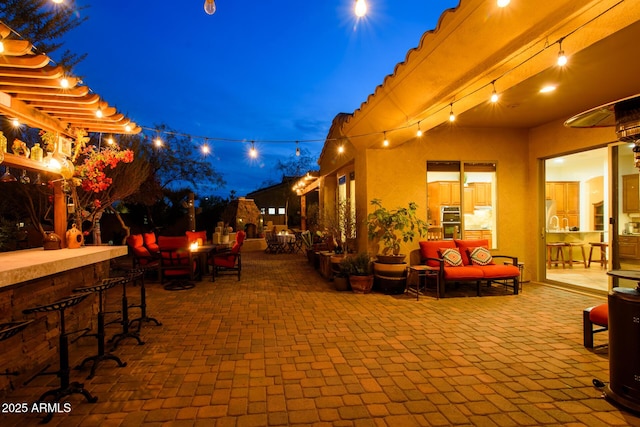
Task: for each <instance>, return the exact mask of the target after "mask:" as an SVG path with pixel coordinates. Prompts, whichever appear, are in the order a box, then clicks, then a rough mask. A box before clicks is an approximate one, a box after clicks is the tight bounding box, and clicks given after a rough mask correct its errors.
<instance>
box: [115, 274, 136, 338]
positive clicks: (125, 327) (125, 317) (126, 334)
mask: <svg viewBox="0 0 640 427" xmlns="http://www.w3.org/2000/svg"><path fill="white" fill-rule="evenodd" d="M133 280H135V274H128V275H127V277H126V278H125V280H123V281H122V319H121V321H120V324H121V325H122V332H121V333H119V334H115V335H114V336H113V337H111V339H110V340H109V342H110V343H111V344H112V346H113V347H112V348H111V349H112V350H115V348H116V347H118V344H120V342H121V341H122V340H123V339H125V338H133V339H135V340H136V341H138V345H143V344H144V341H142V339H141V338H140V335H139V334H138V332H133V331H130V330H129V301H128V300H127V284H128V283H131V282H132V281H133Z"/></svg>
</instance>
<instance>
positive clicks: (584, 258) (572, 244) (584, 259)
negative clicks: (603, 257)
mask: <svg viewBox="0 0 640 427" xmlns="http://www.w3.org/2000/svg"><path fill="white" fill-rule="evenodd" d="M566 245H567V246H568V247H569V259H568V260H567V262H568V263H569V268H573V264H584V268H587V255H586V254H585V252H584V243H583V242H567V243H566ZM577 247H579V248H580V250H581V251H582V261H580V260H574V259H573V248H577Z"/></svg>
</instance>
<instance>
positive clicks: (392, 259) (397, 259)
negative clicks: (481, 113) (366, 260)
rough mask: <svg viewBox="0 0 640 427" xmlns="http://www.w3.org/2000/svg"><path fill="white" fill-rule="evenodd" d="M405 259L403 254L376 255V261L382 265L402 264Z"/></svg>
mask: <svg viewBox="0 0 640 427" xmlns="http://www.w3.org/2000/svg"><path fill="white" fill-rule="evenodd" d="M406 257H407V256H406V255H405V254H398V255H376V261H377V262H379V263H382V264H402V263H403V262H404V259H405V258H406Z"/></svg>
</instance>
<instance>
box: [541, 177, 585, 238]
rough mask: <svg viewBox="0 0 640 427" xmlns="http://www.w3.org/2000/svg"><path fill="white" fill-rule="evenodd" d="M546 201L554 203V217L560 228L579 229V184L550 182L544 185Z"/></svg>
mask: <svg viewBox="0 0 640 427" xmlns="http://www.w3.org/2000/svg"><path fill="white" fill-rule="evenodd" d="M545 188H546V196H545V198H546V199H547V200H553V201H555V202H556V215H557V216H558V220H559V221H558V226H559V227H560V228H562V227H564V226H566V225H567V221H564V219H565V218H566V219H567V220H568V222H569V224H568V226H569V227H580V183H579V182H578V181H550V182H547V183H546V186H545Z"/></svg>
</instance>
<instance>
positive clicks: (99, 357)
mask: <svg viewBox="0 0 640 427" xmlns="http://www.w3.org/2000/svg"><path fill="white" fill-rule="evenodd" d="M123 280H124V277H113V278H109V279H104V280H102V283H100V284H98V285H92V286H85V287H82V288H77V289H74V290H73V292H81V293H83V292H89V293H91V292H97V293H98V332H97V333H95V334H86V335H85V336H93V337H96V339H97V340H98V354H96V355H95V356H90V357H87V358H85V359H84V360H83V361H82V363H80V364H79V365H78V366H76V369H82V368H83V367H84V365H85V363H87V362H89V361H92V362H93V365H92V366H91V372H90V373H89V376H88V377H87V379H91V378H93V376H94V375H95V374H96V368H97V367H98V364H99V363H100V362H102V361H103V360H113V361H115V362H116V363H117V364H118V366H119V367H121V368H122V367H124V366H127V364H126V363H125V362H123V361H122V360H120V358H119V357H117V356H114V355H113V354H110V353H106V352H105V351H104V337H105V333H104V315H105V313H106V312H105V311H104V298H103V294H104V291H106V290H108V289H111V288H113V287H114V286H115V285H117V284H119V283H121V282H122V281H123Z"/></svg>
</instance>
